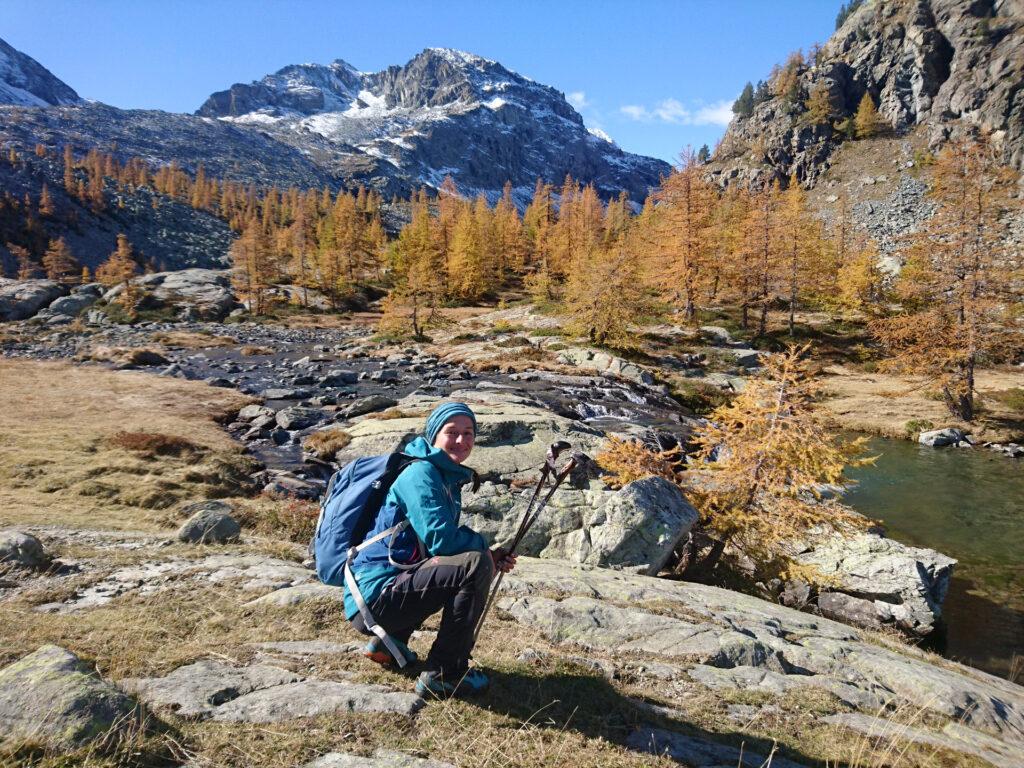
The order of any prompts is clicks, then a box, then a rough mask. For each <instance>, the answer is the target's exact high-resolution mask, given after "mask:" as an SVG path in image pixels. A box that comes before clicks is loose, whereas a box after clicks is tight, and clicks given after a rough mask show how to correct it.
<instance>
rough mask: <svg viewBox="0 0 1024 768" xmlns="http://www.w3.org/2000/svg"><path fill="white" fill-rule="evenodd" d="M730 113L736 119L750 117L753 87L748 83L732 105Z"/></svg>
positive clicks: (752, 104)
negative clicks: (736, 117) (735, 116)
mask: <svg viewBox="0 0 1024 768" xmlns="http://www.w3.org/2000/svg"><path fill="white" fill-rule="evenodd" d="M732 112H733V114H734V115H737V116H738V117H750V116H751V115H752V114H753V112H754V86H753V85H751V84H750V82H749V81H748V82H747V84H746V85H744V86H743V90H742V91H741V92H740V95H739V97H738V98H737V99H736V101H734V102H733V103H732Z"/></svg>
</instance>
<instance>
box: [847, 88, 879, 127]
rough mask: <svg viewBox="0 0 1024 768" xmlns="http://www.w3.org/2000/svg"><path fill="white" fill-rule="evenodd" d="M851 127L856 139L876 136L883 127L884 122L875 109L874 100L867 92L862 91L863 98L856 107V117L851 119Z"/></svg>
mask: <svg viewBox="0 0 1024 768" xmlns="http://www.w3.org/2000/svg"><path fill="white" fill-rule="evenodd" d="M853 126H854V131H855V133H856V136H857V138H858V139H868V138H871V137H872V136H877V135H878V134H879V133H881V132H882V129H883V127H884V126H885V122H884V121H883V120H882V117H881V116H880V115H879V114H878V109H877V108H876V107H875V100H874V99H873V98H871V94H870V93H868V92H867V91H864V96H863V97H862V98H861V100H860V105H859V106H858V107H857V116H856V117H854V119H853Z"/></svg>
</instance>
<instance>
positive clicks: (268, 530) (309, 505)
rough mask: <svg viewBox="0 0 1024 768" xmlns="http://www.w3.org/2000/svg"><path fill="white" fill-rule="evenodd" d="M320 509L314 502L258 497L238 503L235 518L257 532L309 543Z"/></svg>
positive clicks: (300, 542)
mask: <svg viewBox="0 0 1024 768" xmlns="http://www.w3.org/2000/svg"><path fill="white" fill-rule="evenodd" d="M319 511H320V508H319V506H318V505H317V503H316V502H314V501H306V500H302V499H273V498H270V497H269V496H265V495H264V496H258V497H256V498H254V499H246V500H244V501H241V502H239V503H237V504H236V505H235V519H237V520H238V522H239V523H240V524H242V525H244V526H246V527H248V528H252V529H253V530H254V531H256V532H257V533H260V534H263V535H265V536H271V537H275V538H278V539H286V540H287V541H293V542H297V543H299V544H307V543H308V542H309V540H310V538H311V537H312V536H313V530H314V529H315V528H316V519H317V515H318V514H319Z"/></svg>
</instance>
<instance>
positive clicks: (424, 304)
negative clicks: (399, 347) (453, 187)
mask: <svg viewBox="0 0 1024 768" xmlns="http://www.w3.org/2000/svg"><path fill="white" fill-rule="evenodd" d="M433 229H434V228H433V226H432V224H431V220H430V210H429V203H428V200H427V196H426V193H425V192H424V191H423V190H420V192H419V194H417V195H416V197H415V199H414V201H413V204H412V220H411V221H410V222H409V224H408V225H406V226H405V227H403V228H402V231H401V232H400V233H399V235H398V242H397V243H396V244H395V248H394V264H393V270H392V272H393V275H394V280H395V284H394V287H393V288H392V290H391V292H390V293H389V294H388V296H387V299H386V301H385V305H384V315H383V317H382V318H381V323H380V326H379V328H380V330H381V332H382V333H394V334H399V335H408V334H409V332H410V331H411V334H412V336H413V337H414V338H422V337H423V334H424V331H425V330H426V328H427V327H429V326H430V325H432V324H435V323H438V322H440V320H441V318H440V313H439V312H438V308H439V306H440V304H441V301H442V300H443V298H444V292H445V287H444V282H443V276H442V271H441V270H440V269H439V268H438V267H439V264H440V261H441V258H442V257H441V255H440V253H439V249H438V242H437V237H436V235H435V233H434V231H433Z"/></svg>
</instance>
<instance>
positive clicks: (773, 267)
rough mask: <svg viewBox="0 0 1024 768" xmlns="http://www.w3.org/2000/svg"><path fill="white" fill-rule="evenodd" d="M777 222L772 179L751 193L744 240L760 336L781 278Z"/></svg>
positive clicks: (776, 195)
mask: <svg viewBox="0 0 1024 768" xmlns="http://www.w3.org/2000/svg"><path fill="white" fill-rule="evenodd" d="M781 224H782V222H781V217H780V216H779V187H778V184H777V183H774V182H773V183H772V184H770V185H768V186H767V187H766V188H764V189H762V190H760V191H759V192H758V193H757V195H756V196H755V197H754V200H753V205H752V207H751V209H750V213H749V215H748V219H747V242H748V246H749V248H750V255H751V257H752V258H751V261H750V263H749V264H748V270H749V271H750V277H751V281H750V283H749V287H750V289H751V293H750V296H749V300H750V301H751V303H753V304H755V305H756V306H758V307H759V308H760V316H759V318H758V325H757V335H758V336H764V335H765V334H767V332H768V310H769V308H770V307H771V304H772V302H773V301H774V299H775V296H776V291H777V289H778V287H779V283H780V282H781V278H780V272H781V271H782V266H783V264H784V258H783V257H782V254H781V250H782V243H781V237H780V236H779V233H780V227H781ZM745 307H746V303H745V305H744V327H746V322H747V321H746V311H745Z"/></svg>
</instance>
